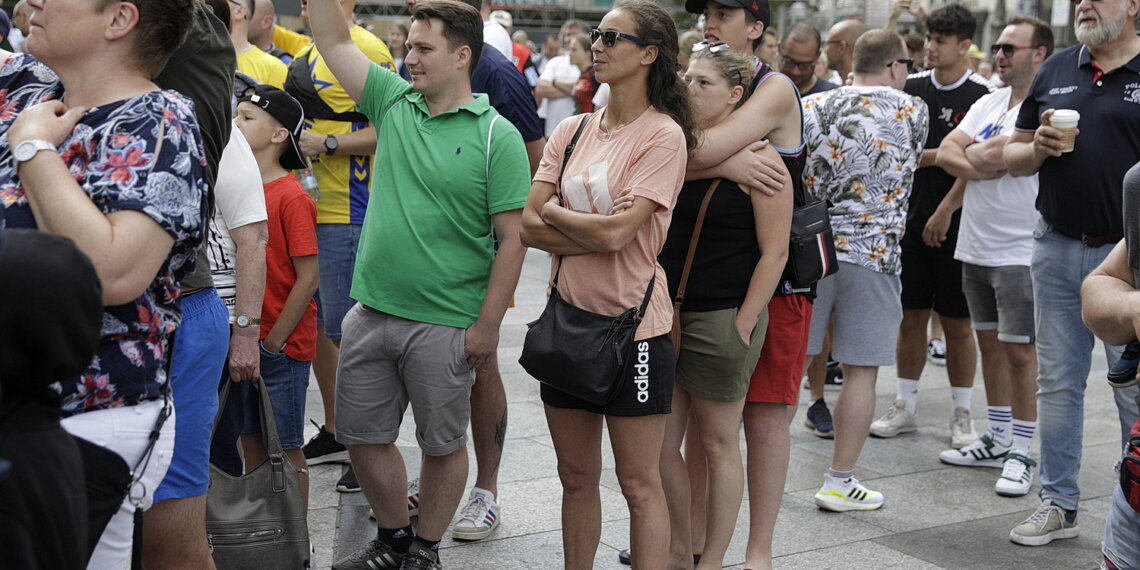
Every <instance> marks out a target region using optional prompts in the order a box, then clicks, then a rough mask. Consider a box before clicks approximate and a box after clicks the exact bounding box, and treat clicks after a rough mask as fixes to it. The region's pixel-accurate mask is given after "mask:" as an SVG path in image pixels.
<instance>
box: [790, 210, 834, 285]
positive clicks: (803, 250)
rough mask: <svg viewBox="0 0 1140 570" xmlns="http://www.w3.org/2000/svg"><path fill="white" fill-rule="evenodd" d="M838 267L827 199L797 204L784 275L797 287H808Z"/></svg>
mask: <svg viewBox="0 0 1140 570" xmlns="http://www.w3.org/2000/svg"><path fill="white" fill-rule="evenodd" d="M797 201H799V200H797ZM838 269H839V263H838V261H837V260H836V258H835V238H834V236H833V235H832V233H831V215H830V214H829V213H828V211H827V202H825V201H823V200H818V201H815V202H811V203H809V204H803V205H801V206H796V207H795V208H794V209H792V231H791V235H790V242H789V244H788V263H787V266H786V267H785V268H784V278H785V279H787V280H788V281H791V282H792V286H794V287H796V288H805V287H811V286H812V285H814V284H815V283H816V282H817V281H819V280H820V279H823V278H824V277H827V276H829V275H833V274H834V273H835V272H836V270H838Z"/></svg>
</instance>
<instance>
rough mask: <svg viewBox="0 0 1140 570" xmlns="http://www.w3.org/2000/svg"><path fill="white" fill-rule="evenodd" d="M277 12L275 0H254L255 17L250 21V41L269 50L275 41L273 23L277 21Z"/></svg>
mask: <svg viewBox="0 0 1140 570" xmlns="http://www.w3.org/2000/svg"><path fill="white" fill-rule="evenodd" d="M276 19H277V12H276V10H274V8H273V0H253V17H252V18H250V21H249V33H248V36H249V43H251V44H253V45H255V46H257V47H259V48H261V49H263V50H268V49H269V46H270V44H271V43H272V42H273V24H274V23H276Z"/></svg>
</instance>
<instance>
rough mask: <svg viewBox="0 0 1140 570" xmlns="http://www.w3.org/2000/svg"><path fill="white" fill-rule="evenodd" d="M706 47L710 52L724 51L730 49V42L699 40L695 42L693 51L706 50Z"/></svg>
mask: <svg viewBox="0 0 1140 570" xmlns="http://www.w3.org/2000/svg"><path fill="white" fill-rule="evenodd" d="M706 49H707V50H709V53H717V52H722V51H724V50H726V49H728V44H726V43H724V42H715V43H714V42H706V41H699V42H697V43H695V44H693V53H697V52H698V51H704V50H706Z"/></svg>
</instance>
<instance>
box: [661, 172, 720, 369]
mask: <svg viewBox="0 0 1140 570" xmlns="http://www.w3.org/2000/svg"><path fill="white" fill-rule="evenodd" d="M720 180H721V179H720V178H717V179H716V180H713V181H712V183H711V184H709V189H708V190H707V191H706V192H705V198H704V200H701V208H700V210H699V211H697V223H696V225H694V226H693V237H692V239H690V240H689V252H688V253H686V254H685V266H684V267H683V268H682V269H681V280H680V281H679V282H678V283H677V294H676V295H674V296H673V333H672V334H673V353H674V355H675V356H676V357H677V358H681V305H683V304H684V303H685V287H686V286H687V285H688V284H689V270H690V269H692V268H693V257H694V256H695V255H696V253H697V242H698V241H700V239H701V228H703V227H704V225H705V212H707V211H708V209H709V202H711V201H712V195H713V192H716V187H717V186H720Z"/></svg>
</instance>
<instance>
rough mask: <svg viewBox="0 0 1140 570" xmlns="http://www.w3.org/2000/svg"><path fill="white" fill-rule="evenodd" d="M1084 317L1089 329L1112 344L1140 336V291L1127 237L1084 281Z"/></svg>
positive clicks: (1082, 290)
mask: <svg viewBox="0 0 1140 570" xmlns="http://www.w3.org/2000/svg"><path fill="white" fill-rule="evenodd" d="M1081 316H1082V317H1083V318H1084V320H1085V324H1086V325H1088V327H1089V330H1091V331H1092V332H1093V334H1095V335H1096V336H1098V337H1100V338H1102V339H1104V340H1105V342H1107V343H1109V344H1117V345H1121V344H1127V343H1128V342H1130V341H1132V340H1135V339H1137V338H1140V291H1138V290H1137V289H1136V283H1135V282H1134V281H1133V278H1132V268H1131V267H1129V266H1128V250H1127V248H1126V246H1125V243H1124V241H1123V240H1121V242H1120V243H1118V244H1116V247H1114V248H1113V249H1112V251H1111V252H1110V253H1109V254H1108V257H1106V258H1105V259H1104V261H1103V262H1101V264H1100V265H1099V266H1097V268H1096V269H1093V270H1092V272H1091V273H1089V275H1088V277H1086V278H1085V281H1084V283H1082V284H1081Z"/></svg>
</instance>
